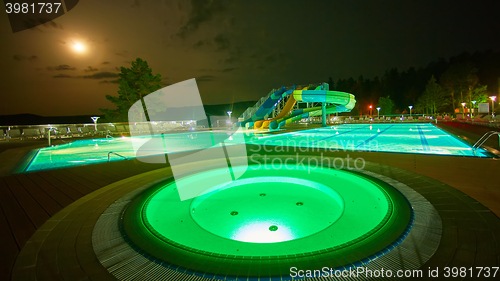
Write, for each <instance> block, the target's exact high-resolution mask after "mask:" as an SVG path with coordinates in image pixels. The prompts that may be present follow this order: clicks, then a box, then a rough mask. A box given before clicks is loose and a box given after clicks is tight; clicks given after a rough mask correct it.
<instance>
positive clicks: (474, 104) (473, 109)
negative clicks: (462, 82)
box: [470, 100, 476, 117]
mask: <svg viewBox="0 0 500 281" xmlns="http://www.w3.org/2000/svg"><path fill="white" fill-rule="evenodd" d="M472 107H473V108H472V111H471V115H470V116H471V117H474V116H473V113H474V112H475V111H476V109H475V108H476V101H475V100H473V101H472Z"/></svg>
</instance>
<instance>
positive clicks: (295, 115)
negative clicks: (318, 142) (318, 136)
mask: <svg viewBox="0 0 500 281" xmlns="http://www.w3.org/2000/svg"><path fill="white" fill-rule="evenodd" d="M293 97H294V99H295V100H296V101H297V102H321V103H323V104H324V105H325V115H326V114H333V113H340V112H349V111H351V110H352V109H353V108H354V106H355V105H356V100H355V98H354V95H352V94H349V93H345V92H339V91H328V90H322V89H320V88H319V87H318V88H316V90H295V91H293ZM326 104H328V105H326ZM322 114H323V108H322V107H321V106H318V107H311V108H303V109H298V110H294V111H293V112H292V113H291V114H290V115H287V114H285V115H286V117H283V118H280V119H277V120H274V121H272V122H270V123H269V129H270V130H277V129H280V128H282V127H284V126H285V125H288V124H290V123H292V122H294V121H297V120H300V119H303V118H309V117H314V116H318V115H322Z"/></svg>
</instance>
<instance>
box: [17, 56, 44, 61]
mask: <svg viewBox="0 0 500 281" xmlns="http://www.w3.org/2000/svg"><path fill="white" fill-rule="evenodd" d="M13 58H14V59H15V60H17V61H23V60H27V61H30V62H34V61H37V60H38V57H37V56H35V55H31V56H23V55H14V56H13Z"/></svg>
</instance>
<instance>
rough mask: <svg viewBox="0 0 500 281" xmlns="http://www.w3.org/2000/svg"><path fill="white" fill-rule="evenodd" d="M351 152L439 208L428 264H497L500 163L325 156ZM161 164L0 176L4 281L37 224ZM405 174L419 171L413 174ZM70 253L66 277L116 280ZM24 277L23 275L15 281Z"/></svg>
mask: <svg viewBox="0 0 500 281" xmlns="http://www.w3.org/2000/svg"><path fill="white" fill-rule="evenodd" d="M473 137H474V136H473V135H471V136H470V138H473ZM477 138H478V137H477ZM38 145H42V144H38ZM35 146H36V145H35ZM20 149H23V150H24V151H26V150H30V149H31V148H29V147H24V148H22V147H21V148H16V149H15V151H10V152H9V151H8V150H6V151H4V152H3V153H5V152H9V153H13V154H12V155H18V156H19V155H22V153H23V152H22V151H19V150H20ZM271 154H272V153H271ZM277 154H279V153H277ZM301 154H304V155H307V154H309V155H319V154H320V153H319V152H311V153H307V152H306V153H301ZM347 154H349V157H350V158H358V157H362V158H363V159H364V160H365V161H367V162H371V163H378V165H375V166H374V168H372V169H374V171H375V172H377V173H380V174H384V175H386V176H389V177H392V178H394V179H396V180H400V181H402V182H405V183H406V184H408V185H409V186H411V187H412V188H414V189H416V190H417V191H418V192H420V193H421V194H422V195H424V196H425V197H426V198H427V199H428V200H429V201H431V203H432V204H433V205H434V206H435V208H436V209H437V210H438V212H439V213H440V215H441V217H442V219H443V226H444V227H445V228H444V231H443V238H442V243H441V245H440V248H439V250H438V252H437V253H436V255H435V256H434V257H433V258H431V260H430V261H429V262H428V263H427V265H429V266H431V267H435V266H439V267H440V268H442V267H444V266H498V265H499V264H500V219H499V218H498V216H500V190H499V188H498V180H494V179H496V178H497V177H498V171H500V160H498V159H480V158H469V157H454V156H433V155H420V154H399V153H381V152H372V153H370V152H332V153H325V155H328V156H332V157H346V156H347ZM21 158H22V157H21ZM163 167H165V165H160V164H146V163H142V162H140V161H137V160H126V161H117V162H111V163H103V164H96V165H89V166H80V167H72V168H67V169H60V170H51V171H42V172H35V173H29V174H18V175H6V176H2V177H0V207H1V213H0V227H1V229H2V232H0V245H1V249H2V254H1V255H0V280H10V279H11V273H12V268H13V266H14V262H15V260H16V257H17V256H18V254H19V252H20V251H21V249H23V247H25V245H26V243H27V241H29V240H30V238H31V237H32V235H33V234H34V233H35V232H36V231H37V230H38V229H40V228H43V227H47V224H45V223H46V222H47V221H49V219H50V218H51V217H53V216H57V215H59V216H60V215H61V213H64V211H63V212H61V211H62V210H63V209H64V208H66V207H68V206H70V205H71V204H72V203H73V202H75V201H77V200H78V199H80V198H82V197H84V196H86V195H89V194H90V195H92V194H96V193H95V192H94V191H96V190H98V189H101V188H102V187H105V186H108V185H110V184H112V183H114V182H117V181H120V180H125V179H127V178H129V177H132V176H135V175H139V174H142V173H144V172H148V171H153V170H156V169H159V168H163ZM407 172H412V173H415V174H413V176H412V177H410V178H409V176H408V175H409V174H408V173H407ZM450 187H453V188H450ZM462 192H463V193H464V194H467V195H468V196H465V195H464V194H463V193H462ZM90 195H89V196H90ZM469 196H470V197H471V198H470V197H469ZM472 198H473V199H475V200H473V199H472ZM476 200H477V201H478V202H479V203H480V204H479V203H478V202H476ZM79 202H80V201H78V202H77V203H75V204H76V205H75V204H73V205H71V207H70V209H74V208H77V206H80V203H79ZM483 205H484V206H486V207H487V208H485V207H484V206H483ZM67 209H68V208H66V209H64V210H65V211H66V210H67ZM490 210H491V211H490ZM495 214H496V215H495ZM59 223H61V224H65V227H66V228H68V229H70V228H71V225H72V223H73V221H72V220H64V219H62V220H61V221H60V222H59ZM44 224H45V225H44ZM75 227H77V226H76V225H75ZM54 229H55V228H54ZM74 230H75V231H78V230H77V229H74ZM61 237H62V236H60V235H59V236H54V237H53V239H48V240H45V239H44V240H43V244H44V246H45V247H55V248H57V247H60V245H61V244H60V242H61V241H62V240H61V239H62V238H61ZM88 239H90V237H88ZM89 242H90V241H86V242H85V243H89ZM87 246H88V245H87ZM68 251H69V250H68ZM73 251H75V248H73V249H72V250H71V253H72V255H76V256H77V257H78V259H76V261H75V260H73V261H74V262H75V264H73V265H71V266H74V267H75V272H76V271H78V272H80V273H82V272H83V273H85V274H83V275H82V274H78V278H76V275H75V278H74V279H69V280H83V279H85V280H89V279H90V280H114V278H113V277H112V276H111V275H109V274H107V272H104V271H105V269H104V268H103V267H102V266H101V265H100V264H99V263H98V261H97V259H96V258H95V255H94V256H92V253H90V252H88V251H87V252H85V251H83V252H81V253H79V252H73ZM32 254H33V260H35V261H36V260H37V259H38V260H43V259H44V256H43V253H42V252H41V251H40V252H33V253H32ZM82 255H86V256H82ZM33 260H32V261H30V262H31V263H30V262H28V261H26V264H25V266H26V269H27V270H28V268H29V267H30V266H33ZM78 260H80V261H82V260H85V261H86V262H87V265H86V267H85V270H83V271H80V270H76V267H78V268H80V267H81V264H80V263H78V264H77V262H78ZM20 262H25V261H20ZM41 264H43V263H39V264H38V266H37V267H36V276H38V279H37V280H65V278H63V277H62V276H53V275H52V274H53V273H54V268H52V267H48V266H41ZM424 268H427V267H424ZM42 276H44V277H47V276H50V277H51V278H50V279H47V278H41V277H42ZM66 277H67V276H66ZM80 277H81V278H80ZM19 278H20V277H19V275H18V276H17V280H20V279H19ZM29 280H34V279H29Z"/></svg>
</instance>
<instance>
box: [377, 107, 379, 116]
mask: <svg viewBox="0 0 500 281" xmlns="http://www.w3.org/2000/svg"><path fill="white" fill-rule="evenodd" d="M379 117H380V107H377V119H379Z"/></svg>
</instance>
